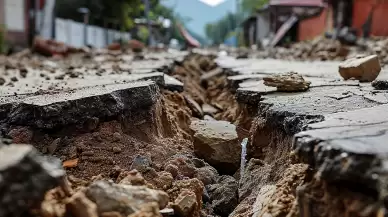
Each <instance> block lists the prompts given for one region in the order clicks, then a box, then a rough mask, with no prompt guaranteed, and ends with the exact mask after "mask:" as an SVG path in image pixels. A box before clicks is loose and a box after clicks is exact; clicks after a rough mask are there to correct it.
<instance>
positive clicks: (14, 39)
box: [0, 0, 28, 46]
mask: <svg viewBox="0 0 388 217" xmlns="http://www.w3.org/2000/svg"><path fill="white" fill-rule="evenodd" d="M27 5H28V0H0V24H1V25H3V26H5V28H6V30H7V35H6V39H7V41H8V42H9V43H10V44H16V45H22V46H26V45H27V44H28V35H27V32H28V17H27Z"/></svg>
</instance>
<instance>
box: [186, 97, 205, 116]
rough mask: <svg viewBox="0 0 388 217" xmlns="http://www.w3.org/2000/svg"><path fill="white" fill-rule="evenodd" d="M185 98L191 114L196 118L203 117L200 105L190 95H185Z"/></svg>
mask: <svg viewBox="0 0 388 217" xmlns="http://www.w3.org/2000/svg"><path fill="white" fill-rule="evenodd" d="M185 100H186V103H187V105H188V106H189V108H190V110H191V111H192V112H193V116H195V117H197V118H202V117H203V111H202V108H201V106H200V105H199V104H198V103H197V102H196V101H195V100H194V99H192V98H191V97H190V96H186V95H185Z"/></svg>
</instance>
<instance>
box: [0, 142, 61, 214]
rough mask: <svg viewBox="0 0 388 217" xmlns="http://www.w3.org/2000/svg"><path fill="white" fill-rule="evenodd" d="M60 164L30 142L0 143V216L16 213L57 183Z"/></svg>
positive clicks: (37, 200) (27, 207) (20, 212)
mask: <svg viewBox="0 0 388 217" xmlns="http://www.w3.org/2000/svg"><path fill="white" fill-rule="evenodd" d="M61 165H62V164H61V162H60V160H58V159H56V158H52V157H45V156H41V155H40V154H39V152H38V151H37V150H36V149H35V148H34V147H32V146H30V145H22V144H19V145H1V146H0V192H1V193H0V207H1V208H0V217H8V216H15V217H17V216H20V215H22V214H23V212H26V211H27V210H28V209H29V208H31V207H30V206H33V205H37V204H39V203H40V202H41V201H42V200H43V199H44V195H45V193H46V192H47V191H48V190H50V189H52V188H54V187H57V186H59V184H60V183H61V180H62V178H63V176H64V175H65V172H64V170H63V169H62V166H61Z"/></svg>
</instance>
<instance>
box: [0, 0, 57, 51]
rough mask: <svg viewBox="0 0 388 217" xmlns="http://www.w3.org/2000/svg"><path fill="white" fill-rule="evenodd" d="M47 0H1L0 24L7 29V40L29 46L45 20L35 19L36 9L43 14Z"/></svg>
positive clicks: (14, 43)
mask: <svg viewBox="0 0 388 217" xmlns="http://www.w3.org/2000/svg"><path fill="white" fill-rule="evenodd" d="M47 1H53V2H54V4H55V0H47ZM45 4H46V0H0V25H1V27H2V28H5V29H6V35H5V38H6V41H7V43H9V44H10V45H12V46H22V47H26V46H28V45H29V44H30V43H31V42H32V39H33V37H34V35H35V34H36V30H37V29H38V28H39V27H42V26H43V24H44V22H43V21H42V22H40V20H38V19H35V16H34V15H35V11H37V12H38V13H37V14H38V16H42V14H43V13H42V11H43V9H44V7H45Z"/></svg>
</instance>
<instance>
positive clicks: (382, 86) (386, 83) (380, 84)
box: [372, 80, 388, 90]
mask: <svg viewBox="0 0 388 217" xmlns="http://www.w3.org/2000/svg"><path fill="white" fill-rule="evenodd" d="M372 87H374V88H375V89H376V90H388V80H375V81H373V82H372Z"/></svg>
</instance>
